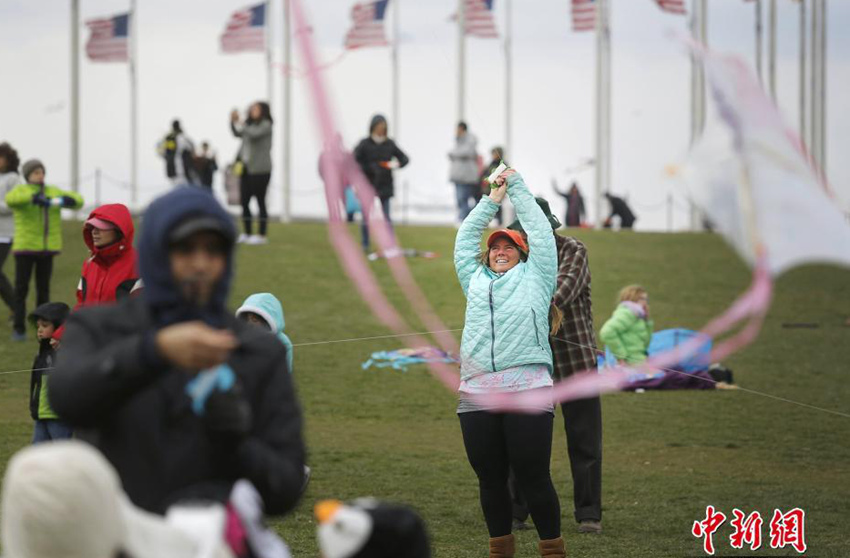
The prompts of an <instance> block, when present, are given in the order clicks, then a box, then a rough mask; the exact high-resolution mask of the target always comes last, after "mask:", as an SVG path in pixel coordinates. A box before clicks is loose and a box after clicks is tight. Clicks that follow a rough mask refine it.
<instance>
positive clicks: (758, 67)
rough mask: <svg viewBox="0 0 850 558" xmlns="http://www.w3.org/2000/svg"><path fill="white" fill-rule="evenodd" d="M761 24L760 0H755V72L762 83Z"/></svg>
mask: <svg viewBox="0 0 850 558" xmlns="http://www.w3.org/2000/svg"><path fill="white" fill-rule="evenodd" d="M761 43H762V26H761V0H756V73H757V74H758V77H759V82H760V83H764V75H763V74H762V71H761V62H762V60H761V59H762V52H761Z"/></svg>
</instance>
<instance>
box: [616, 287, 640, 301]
mask: <svg viewBox="0 0 850 558" xmlns="http://www.w3.org/2000/svg"><path fill="white" fill-rule="evenodd" d="M645 294H647V292H646V289H644V288H643V287H641V286H640V285H629V286H627V287H623V288H622V289H621V290H620V294H619V296H618V298H617V302H618V303H620V302H626V301H629V302H637V301H638V300H640V297H641V296H643V295H645Z"/></svg>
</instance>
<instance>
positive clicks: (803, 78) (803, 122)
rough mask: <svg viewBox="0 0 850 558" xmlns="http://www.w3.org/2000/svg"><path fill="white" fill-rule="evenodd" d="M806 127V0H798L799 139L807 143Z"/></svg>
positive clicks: (804, 143)
mask: <svg viewBox="0 0 850 558" xmlns="http://www.w3.org/2000/svg"><path fill="white" fill-rule="evenodd" d="M807 133H808V131H807V129H806V0H800V141H801V142H803V145H806V146H808V145H809V138H807V137H806V134H807Z"/></svg>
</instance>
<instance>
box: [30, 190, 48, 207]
mask: <svg viewBox="0 0 850 558" xmlns="http://www.w3.org/2000/svg"><path fill="white" fill-rule="evenodd" d="M32 203H33V204H35V205H40V206H41V207H49V206H50V200H49V199H47V196H45V195H44V194H42V193H41V192H39V193H38V194H33V195H32Z"/></svg>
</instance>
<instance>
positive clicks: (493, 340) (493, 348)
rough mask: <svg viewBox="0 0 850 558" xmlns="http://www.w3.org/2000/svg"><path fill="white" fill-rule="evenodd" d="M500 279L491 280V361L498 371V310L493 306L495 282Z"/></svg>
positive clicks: (494, 368)
mask: <svg viewBox="0 0 850 558" xmlns="http://www.w3.org/2000/svg"><path fill="white" fill-rule="evenodd" d="M498 279H499V278H498V277H496V278H495V279H493V280H492V281H490V334H491V335H490V362H491V364H492V365H493V372H495V371H496V310H495V308H494V307H493V283H495V282H496V281H497V280H498Z"/></svg>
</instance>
